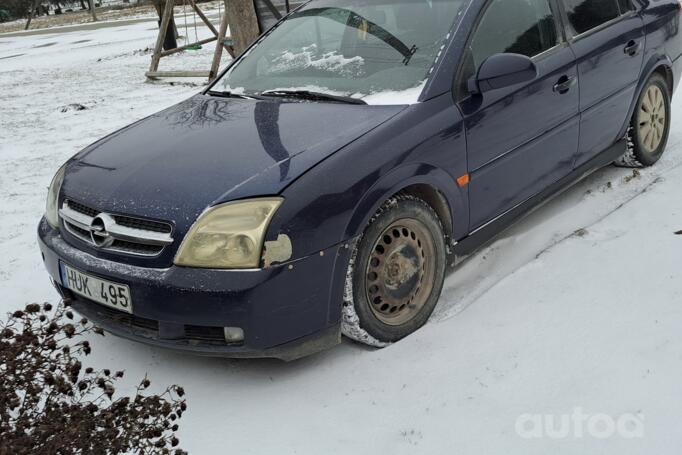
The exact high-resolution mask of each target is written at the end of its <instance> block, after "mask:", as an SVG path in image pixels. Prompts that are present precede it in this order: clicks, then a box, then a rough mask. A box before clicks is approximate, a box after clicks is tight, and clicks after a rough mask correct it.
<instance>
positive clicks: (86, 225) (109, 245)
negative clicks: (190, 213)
mask: <svg viewBox="0 0 682 455" xmlns="http://www.w3.org/2000/svg"><path fill="white" fill-rule="evenodd" d="M59 215H60V217H61V218H62V221H63V222H64V227H65V228H66V230H67V231H68V232H69V233H70V234H71V235H73V236H74V237H76V238H78V239H79V240H81V241H83V242H85V243H88V244H89V245H91V246H93V247H95V248H98V249H101V250H105V251H113V252H118V253H125V254H131V255H136V256H150V257H151V256H158V255H159V254H160V253H161V251H163V249H164V248H165V247H166V246H167V245H170V244H171V243H173V238H172V237H171V233H172V231H173V227H172V225H171V224H170V223H166V222H162V221H154V220H147V219H142V218H137V217H132V216H127V215H118V214H116V215H113V214H108V213H104V212H101V211H98V210H96V209H94V208H92V207H88V206H87V205H84V204H81V203H80V202H76V201H71V200H66V201H64V204H63V205H62V208H61V210H60V211H59Z"/></svg>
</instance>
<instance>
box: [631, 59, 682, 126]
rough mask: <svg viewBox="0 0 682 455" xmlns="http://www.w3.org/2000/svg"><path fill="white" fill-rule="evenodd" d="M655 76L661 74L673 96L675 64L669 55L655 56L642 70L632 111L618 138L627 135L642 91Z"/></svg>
mask: <svg viewBox="0 0 682 455" xmlns="http://www.w3.org/2000/svg"><path fill="white" fill-rule="evenodd" d="M654 74H660V75H661V76H662V77H663V78H664V79H665V80H666V82H667V83H668V89H669V90H670V95H671V96H672V93H673V90H674V87H675V80H674V73H673V62H672V60H670V58H669V57H668V56H667V55H662V54H658V55H654V56H652V57H651V58H650V59H649V61H648V62H647V63H646V64H645V65H644V68H643V69H642V75H641V77H640V79H639V82H638V83H637V89H636V90H635V96H634V98H633V100H632V102H631V103H630V109H629V110H628V115H627V117H626V119H625V124H624V125H623V128H622V130H621V133H620V135H619V136H618V137H624V136H625V134H626V133H627V131H628V127H629V126H630V120H631V119H632V115H633V114H634V112H635V108H636V107H637V101H638V100H639V97H640V96H641V95H642V91H643V90H644V88H645V86H646V83H647V82H648V81H649V78H651V76H652V75H654Z"/></svg>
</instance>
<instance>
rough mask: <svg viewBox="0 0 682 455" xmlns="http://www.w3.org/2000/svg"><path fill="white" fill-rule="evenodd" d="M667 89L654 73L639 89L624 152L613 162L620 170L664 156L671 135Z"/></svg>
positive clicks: (647, 163)
mask: <svg viewBox="0 0 682 455" xmlns="http://www.w3.org/2000/svg"><path fill="white" fill-rule="evenodd" d="M670 115H671V108H670V89H669V88H668V83H667V81H666V80H665V79H664V78H663V77H662V76H661V75H660V74H657V73H656V74H654V75H653V76H651V78H649V80H648V81H647V84H646V86H645V87H644V90H642V93H641V95H640V96H639V99H638V100H637V106H636V107H635V112H634V113H633V115H632V120H631V122H630V128H628V137H627V140H628V141H627V142H628V144H627V147H628V149H627V151H626V152H625V154H624V155H623V156H622V157H620V158H619V159H618V160H617V161H616V165H619V166H623V167H648V166H652V165H654V164H655V163H656V162H657V161H658V160H659V159H660V158H661V156H662V155H663V152H664V151H665V147H666V145H667V143H668V135H669V133H670Z"/></svg>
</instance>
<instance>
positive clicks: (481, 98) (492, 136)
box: [458, 0, 579, 230]
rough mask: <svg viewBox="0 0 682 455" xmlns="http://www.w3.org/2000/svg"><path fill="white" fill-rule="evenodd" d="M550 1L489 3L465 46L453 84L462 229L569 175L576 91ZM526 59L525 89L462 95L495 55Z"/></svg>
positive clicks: (494, 0) (572, 64)
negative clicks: (533, 72) (531, 67)
mask: <svg viewBox="0 0 682 455" xmlns="http://www.w3.org/2000/svg"><path fill="white" fill-rule="evenodd" d="M559 25H560V22H559V21H558V11H557V10H556V8H555V4H554V2H553V1H550V0H492V1H490V2H488V6H487V9H486V10H485V11H484V12H483V14H482V16H481V17H480V19H479V23H478V25H477V27H476V28H475V31H474V32H473V34H472V35H471V37H470V39H469V44H468V47H467V52H468V55H467V56H465V58H464V62H463V67H462V69H461V70H460V75H459V77H458V98H459V100H460V103H459V105H460V108H461V110H462V113H463V115H464V124H465V128H466V138H467V159H468V168H469V174H470V183H469V201H470V220H471V223H470V228H471V229H472V230H474V229H476V228H478V227H480V226H481V225H483V224H485V223H486V222H488V221H490V220H492V219H493V218H495V217H497V216H499V215H501V214H503V213H504V212H506V211H508V210H509V209H512V208H513V207H514V206H516V205H518V204H520V203H522V202H524V201H525V200H527V199H529V198H530V197H532V196H534V195H535V194H537V193H539V192H541V191H542V190H543V189H545V188H547V187H548V186H549V185H551V184H552V183H554V182H556V181H557V180H559V179H561V178H562V177H564V176H565V175H567V174H568V173H570V171H571V170H572V166H573V160H574V158H575V154H576V152H577V149H578V127H579V110H578V102H579V91H578V85H577V77H578V72H577V67H576V64H575V57H574V55H573V52H572V51H571V49H570V48H569V46H568V45H567V43H566V42H565V41H564V39H563V35H562V33H561V30H560V26H559ZM505 52H510V53H517V54H523V55H526V56H528V57H531V58H532V59H533V61H534V62H535V64H536V65H537V68H538V76H537V78H536V79H535V80H533V81H530V82H528V83H523V84H518V85H515V86H512V87H508V88H503V89H498V90H492V91H489V92H485V93H483V94H475V95H469V93H468V90H467V84H466V82H467V81H468V80H469V78H470V77H472V76H473V75H474V74H475V73H476V71H477V69H478V68H479V67H480V65H481V63H483V61H484V60H485V59H487V58H488V57H490V56H491V55H493V54H497V53H505Z"/></svg>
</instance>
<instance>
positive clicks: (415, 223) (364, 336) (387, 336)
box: [343, 195, 446, 346]
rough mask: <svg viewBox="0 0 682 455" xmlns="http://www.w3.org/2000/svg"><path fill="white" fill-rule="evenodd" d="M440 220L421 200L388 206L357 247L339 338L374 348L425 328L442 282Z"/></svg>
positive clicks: (403, 197)
mask: <svg viewBox="0 0 682 455" xmlns="http://www.w3.org/2000/svg"><path fill="white" fill-rule="evenodd" d="M445 267H446V253H445V237H444V234H443V228H442V226H441V223H440V220H439V218H438V216H437V215H436V213H435V212H434V211H433V209H432V208H431V207H430V206H429V205H428V204H426V202H424V201H422V200H421V199H418V198H415V197H412V196H409V195H400V196H396V197H394V198H391V199H390V200H389V201H387V202H386V203H385V204H384V205H383V206H382V208H381V209H380V210H379V211H378V212H377V214H376V215H375V216H374V217H373V218H372V220H371V221H370V223H369V225H368V226H367V228H366V229H365V232H364V234H363V236H362V238H361V240H360V241H359V242H358V244H357V247H356V250H355V253H354V256H353V261H352V264H351V268H350V269H349V272H348V275H347V283H346V294H347V295H346V299H345V300H346V302H345V303H344V305H345V306H346V308H345V309H344V310H345V311H344V324H343V328H344V330H343V331H344V334H345V335H346V336H348V337H350V338H353V339H355V340H357V341H361V342H364V343H367V344H373V345H376V346H379V345H382V344H385V343H390V342H393V341H397V340H400V339H401V338H403V337H405V336H407V335H409V334H410V333H412V332H414V331H415V330H417V329H418V328H419V327H421V326H422V325H424V324H425V323H426V321H427V320H428V318H429V316H430V315H431V313H432V312H433V309H434V308H435V306H436V303H437V302H438V298H439V297H440V293H441V290H442V288H443V280H444V278H445Z"/></svg>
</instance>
